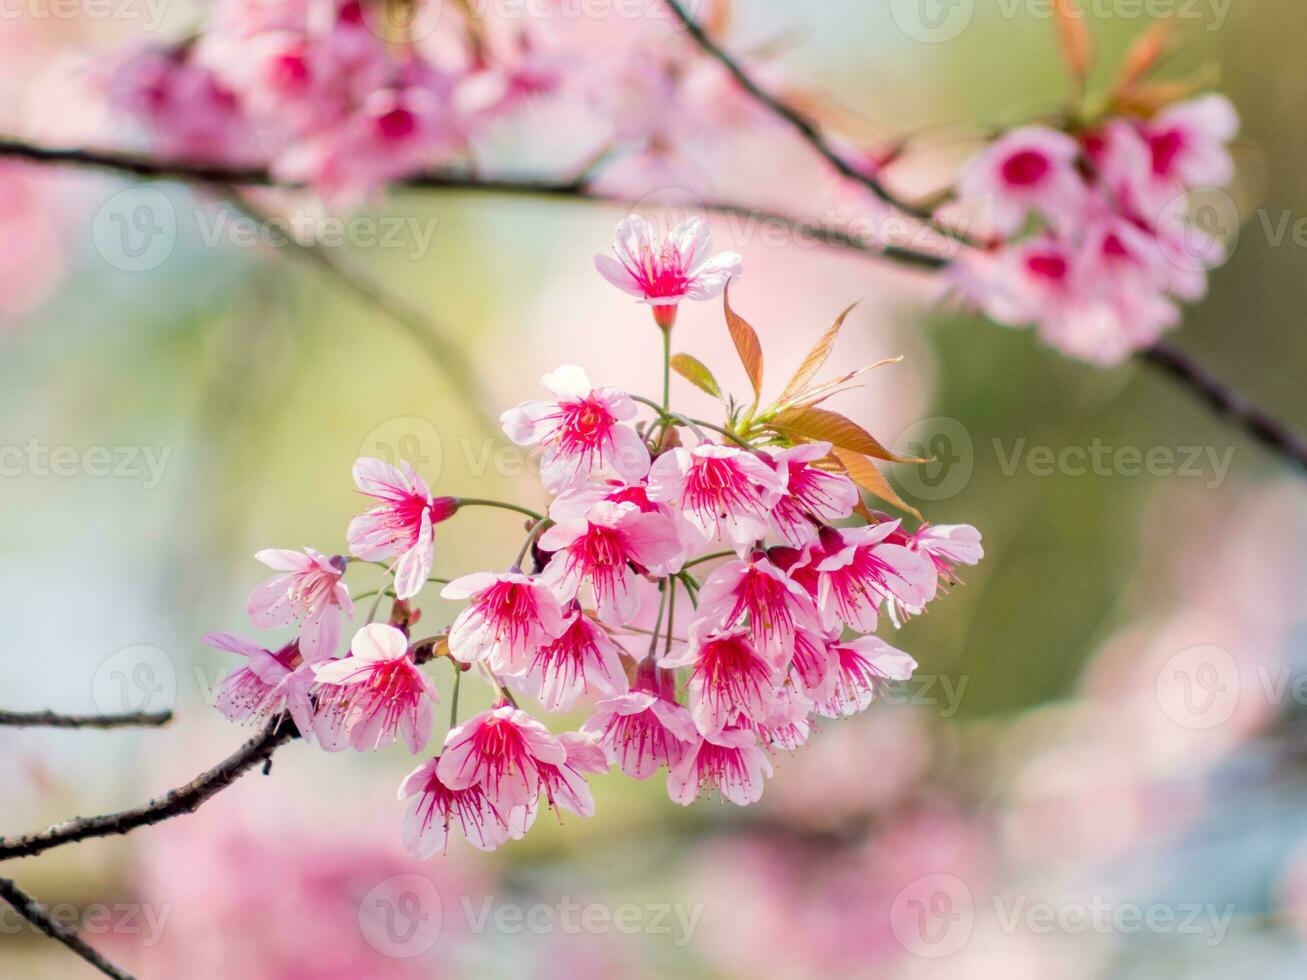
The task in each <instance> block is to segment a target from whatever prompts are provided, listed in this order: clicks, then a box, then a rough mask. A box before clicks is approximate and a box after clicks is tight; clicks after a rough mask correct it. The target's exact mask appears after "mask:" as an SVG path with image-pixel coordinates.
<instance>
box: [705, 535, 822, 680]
mask: <svg viewBox="0 0 1307 980" xmlns="http://www.w3.org/2000/svg"><path fill="white" fill-rule="evenodd" d="M695 617H696V621H699V622H704V623H710V624H715V625H716V626H717V627H719V628H722V629H727V630H729V629H733V628H734V627H736V626H737V625H739V624H741V623H744V625H745V627H746V630H747V634H748V637H749V641H750V642H751V643H752V644H753V646H754V648H755V649H757V651H758V652H759V653H760V654H762V655H763V656H764V657H766V658H767V659H768V660H769V661H770V662H771V663H772V664H773V665H775V666H777V667H784V666H785V665H786V663H787V662H788V660H789V657H790V655H791V653H792V652H793V650H794V636H795V633H796V632H797V631H798V630H800V629H802V628H805V627H808V628H812V629H816V628H817V627H818V623H819V617H818V615H817V607H816V605H815V603H814V602H813V599H812V596H811V595H809V594H808V592H807V591H806V590H805V589H804V588H803V587H802V586H801V585H799V584H798V583H797V582H795V581H794V580H793V579H791V578H790V577H789V576H788V575H786V574H785V573H784V572H783V571H781V569H779V568H777V567H776V566H775V565H773V564H772V563H771V561H770V560H768V558H767V556H766V554H765V553H764V552H754V553H753V554H751V555H750V556H749V558H748V560H746V561H730V562H727V563H725V564H723V565H719V566H718V567H717V568H715V569H713V571H712V574H710V575H709V576H708V578H707V579H706V580H705V581H704V583H703V587H702V589H700V591H699V605H698V608H697V610H696V613H695Z"/></svg>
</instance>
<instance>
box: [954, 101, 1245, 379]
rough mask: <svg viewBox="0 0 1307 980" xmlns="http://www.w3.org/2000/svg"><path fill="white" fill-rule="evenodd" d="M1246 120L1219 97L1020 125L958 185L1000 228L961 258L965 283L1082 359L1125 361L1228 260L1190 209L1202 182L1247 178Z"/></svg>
mask: <svg viewBox="0 0 1307 980" xmlns="http://www.w3.org/2000/svg"><path fill="white" fill-rule="evenodd" d="M1238 128H1239V120H1238V116H1237V114H1236V113H1235V110H1234V107H1233V106H1232V105H1231V104H1230V102H1229V100H1227V99H1226V98H1224V97H1223V96H1219V95H1208V96H1204V97H1201V98H1197V99H1192V100H1190V101H1187V102H1182V103H1178V104H1175V105H1172V106H1170V107H1169V108H1166V109H1163V110H1162V111H1161V112H1159V113H1157V114H1156V115H1154V116H1151V117H1149V118H1144V117H1141V116H1131V115H1116V116H1111V117H1109V118H1107V119H1105V120H1102V121H1101V122H1099V123H1096V124H1094V125H1092V126H1088V127H1084V128H1079V129H1074V130H1073V129H1070V128H1068V129H1067V130H1066V131H1064V130H1061V129H1053V128H1049V127H1045V126H1027V127H1024V128H1021V129H1018V130H1015V131H1014V132H1011V133H1008V134H1006V135H1005V136H1003V137H1002V138H1000V139H999V140H997V141H996V142H994V143H993V144H991V145H990V146H988V147H987V148H986V149H984V150H983V151H982V152H981V153H980V154H978V155H977V156H976V158H975V159H974V160H973V161H972V163H971V164H970V166H969V168H968V170H967V172H966V173H965V174H964V175H963V177H962V179H961V180H960V181H959V183H958V187H957V192H958V198H959V201H960V202H961V204H962V205H963V206H964V207H965V206H967V205H975V204H977V203H983V204H984V205H985V206H987V207H988V209H989V219H990V222H991V224H992V228H993V231H994V233H995V235H996V238H995V240H994V243H993V245H992V247H989V248H987V249H983V250H977V251H968V252H967V253H965V254H964V255H962V256H961V257H960V258H959V260H958V262H957V264H956V265H955V267H954V270H953V275H954V279H955V282H957V283H958V285H959V287H960V289H961V291H962V292H963V293H964V295H966V296H967V297H968V298H969V299H971V300H972V301H974V302H975V303H977V305H979V306H980V307H981V308H982V309H983V310H984V312H985V313H986V314H987V315H988V316H989V317H990V318H991V319H993V320H995V321H997V322H999V323H1005V324H1010V325H1013V326H1026V325H1031V324H1033V325H1035V326H1037V327H1038V329H1039V331H1040V333H1041V335H1042V336H1043V337H1044V338H1045V339H1046V340H1047V341H1048V342H1049V343H1050V344H1052V345H1054V346H1055V347H1057V348H1058V349H1060V350H1062V351H1064V352H1065V353H1067V354H1070V355H1072V356H1074V357H1079V358H1082V359H1084V360H1087V361H1092V362H1094V363H1098V364H1111V363H1114V362H1116V361H1119V360H1121V359H1122V358H1123V357H1125V356H1126V355H1128V354H1129V353H1131V352H1132V351H1135V350H1138V349H1140V348H1143V347H1147V346H1149V345H1151V344H1152V343H1154V342H1155V341H1156V340H1157V339H1158V337H1159V336H1161V334H1162V333H1163V332H1164V331H1166V330H1167V329H1168V328H1170V327H1174V326H1175V325H1176V324H1178V323H1179V320H1180V311H1179V309H1178V307H1177V305H1176V303H1177V301H1186V302H1193V301H1196V300H1198V299H1201V298H1202V296H1203V295H1204V293H1205V292H1206V289H1207V270H1208V269H1209V268H1212V267H1215V266H1217V265H1220V264H1221V263H1222V262H1224V261H1225V247H1224V244H1223V243H1222V242H1221V241H1220V240H1219V239H1218V238H1216V237H1214V236H1213V235H1212V234H1209V231H1208V230H1207V229H1205V228H1204V227H1203V223H1202V222H1194V221H1191V217H1192V216H1191V215H1190V214H1189V213H1188V210H1189V204H1190V200H1191V198H1190V193H1191V192H1193V191H1195V190H1199V189H1211V188H1221V187H1224V186H1226V185H1227V184H1229V183H1230V181H1231V180H1232V179H1233V176H1234V163H1233V161H1232V159H1231V157H1230V153H1229V150H1228V148H1227V144H1229V143H1230V141H1231V140H1233V139H1234V136H1235V134H1236V132H1237V131H1238Z"/></svg>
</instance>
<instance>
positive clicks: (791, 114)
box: [664, 0, 973, 245]
mask: <svg viewBox="0 0 1307 980" xmlns="http://www.w3.org/2000/svg"><path fill="white" fill-rule="evenodd" d="M664 2H665V3H666V4H667V7H668V9H669V10H671V12H672V15H673V16H674V17H675V18H676V19H677V20H678V21H679V22H680V24H681V26H682V27H684V28H685V30H686V32H687V33H688V34H689V35H690V37H691V38H693V39H694V42H695V44H697V45H698V46H699V50H701V51H702V52H703V53H704V54H706V55H707V56H708V57H710V58H712V59H714V60H715V61H717V62H719V63H720V64H721V66H722V67H723V68H725V69H726V70H727V71H728V72H729V73H730V75H731V77H732V78H734V79H735V81H736V82H737V83H738V84H739V86H740V87H741V88H742V89H744V91H745V92H746V93H748V95H749V96H750V97H751V98H752V99H753V100H754V101H755V102H757V103H758V104H759V105H761V106H762V107H763V108H764V109H766V110H767V111H769V112H770V113H771V114H772V115H774V116H776V117H777V118H778V119H780V120H782V121H783V122H785V123H787V124H789V126H790V127H791V128H792V129H793V130H794V131H795V132H796V133H798V134H799V136H800V138H802V139H803V141H804V142H806V143H807V144H808V145H809V146H811V147H812V148H813V150H815V151H816V152H817V154H818V155H819V156H821V157H822V159H824V160H825V161H826V162H827V163H829V164H830V165H831V166H832V167H833V168H835V170H836V171H837V172H838V173H839V174H840V175H841V176H843V177H847V178H848V179H849V180H851V181H854V182H855V183H858V184H861V185H862V186H863V187H865V188H866V189H867V190H869V191H871V193H872V194H874V195H875V196H876V198H877V199H879V200H880V201H882V202H884V203H885V204H888V205H890V206H891V207H893V208H895V209H896V210H898V211H901V212H902V213H903V214H906V215H908V216H909V217H912V218H915V219H916V220H918V221H920V222H921V223H922V224H923V225H925V226H926V227H927V228H930V229H931V230H932V231H935V232H937V233H938V234H940V235H943V236H944V237H946V238H951V239H953V240H954V241H958V242H962V243H964V244H967V245H970V244H973V243H972V241H971V239H970V238H969V237H968V236H967V235H966V234H965V233H963V232H961V231H958V230H956V229H953V228H949V227H948V226H946V225H943V224H940V223H939V222H938V221H937V220H936V219H935V216H934V215H933V214H931V212H930V211H929V210H928V209H926V208H920V207H917V206H916V205H914V204H911V203H909V202H907V201H904V200H902V199H901V198H899V197H898V196H897V195H895V194H893V193H892V192H891V191H890V190H889V188H887V187H886V186H885V185H884V184H883V183H881V181H880V179H879V178H878V177H876V175H875V174H871V173H867V172H866V171H864V170H862V169H860V168H858V167H855V166H854V165H853V164H851V163H850V162H849V161H848V160H846V159H845V158H844V156H843V154H841V153H839V152H838V151H837V150H836V149H835V148H834V147H833V146H831V144H830V143H829V142H828V141H827V139H826V137H825V136H824V135H822V132H821V129H820V128H818V126H817V124H816V123H814V122H813V121H812V120H811V119H809V118H808V117H807V116H805V115H803V114H802V113H801V112H799V111H798V110H797V109H795V108H793V107H792V106H789V105H787V104H786V103H785V102H783V101H781V100H780V99H779V98H777V97H776V96H774V95H772V94H770V93H769V92H767V91H766V90H765V89H764V88H763V87H762V86H761V85H759V84H758V83H757V82H756V81H755V80H754V79H753V76H752V75H750V74H749V73H748V72H747V71H746V70H745V69H744V66H743V65H741V64H740V63H739V62H738V61H736V60H735V58H734V57H732V56H731V54H730V53H729V52H728V51H727V50H726V49H725V48H723V47H722V46H721V45H719V44H718V43H717V42H716V41H714V40H713V39H712V38H711V37H710V36H709V35H708V32H707V31H706V30H705V29H704V28H703V26H702V25H700V24H699V22H698V21H697V20H695V19H694V18H693V17H691V16H690V14H689V13H688V12H687V11H686V9H685V7H684V6H682V4H681V2H680V0H664Z"/></svg>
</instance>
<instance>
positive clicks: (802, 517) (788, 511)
mask: <svg viewBox="0 0 1307 980" xmlns="http://www.w3.org/2000/svg"><path fill="white" fill-rule="evenodd" d="M830 451H831V446H830V443H828V442H811V443H805V444H803V445H801V446H794V447H792V448H790V449H784V450H782V451H781V452H779V453H777V454H776V456H775V457H774V462H775V465H776V469H777V471H778V472H781V473H784V474H785V481H786V482H785V494H784V496H782V497H781V498H780V499H779V500H778V501H776V505H775V507H774V508H773V509H772V512H771V524H772V527H773V528H775V530H776V533H777V534H779V535H780V536H781V537H783V538H784V539H785V540H786V541H788V542H789V543H790V544H792V545H794V546H795V547H796V548H801V547H803V546H804V545H805V544H811V543H813V542H814V541H816V540H817V527H818V525H820V524H832V523H834V522H835V521H841V520H844V518H846V517H848V516H849V515H850V514H852V513H853V508H854V507H855V506H856V505H857V503H858V499H859V494H858V487H857V485H856V484H855V483H854V482H853V481H852V480H850V479H849V478H848V477H847V476H845V475H844V474H843V473H832V472H830V471H829V470H823V469H819V468H817V467H816V466H813V465H812V464H813V463H815V462H816V461H817V460H819V459H824V458H826V457H827V456H829V455H830ZM814 518H815V519H816V521H817V524H814V523H813V519H814Z"/></svg>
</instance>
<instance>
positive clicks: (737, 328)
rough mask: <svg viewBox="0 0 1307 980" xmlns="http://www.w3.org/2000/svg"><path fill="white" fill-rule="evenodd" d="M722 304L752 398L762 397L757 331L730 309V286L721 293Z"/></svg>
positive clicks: (760, 358)
mask: <svg viewBox="0 0 1307 980" xmlns="http://www.w3.org/2000/svg"><path fill="white" fill-rule="evenodd" d="M722 304H723V305H724V306H725V307H726V326H727V328H728V329H729V330H730V331H731V340H733V341H735V350H736V352H737V353H738V354H739V355H740V363H741V364H743V365H744V370H745V373H747V374H748V375H749V383H750V384H751V385H753V396H754V398H761V397H762V344H760V343H759V342H758V332H757V331H756V330H754V329H753V327H751V326H749V323H748V321H747V320H745V319H744V317H742V316H740V315H739V314H738V313H736V312H735V311H734V310H733V309H731V288H730V286H727V287H726V291H725V292H724V293H723V294H722Z"/></svg>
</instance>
